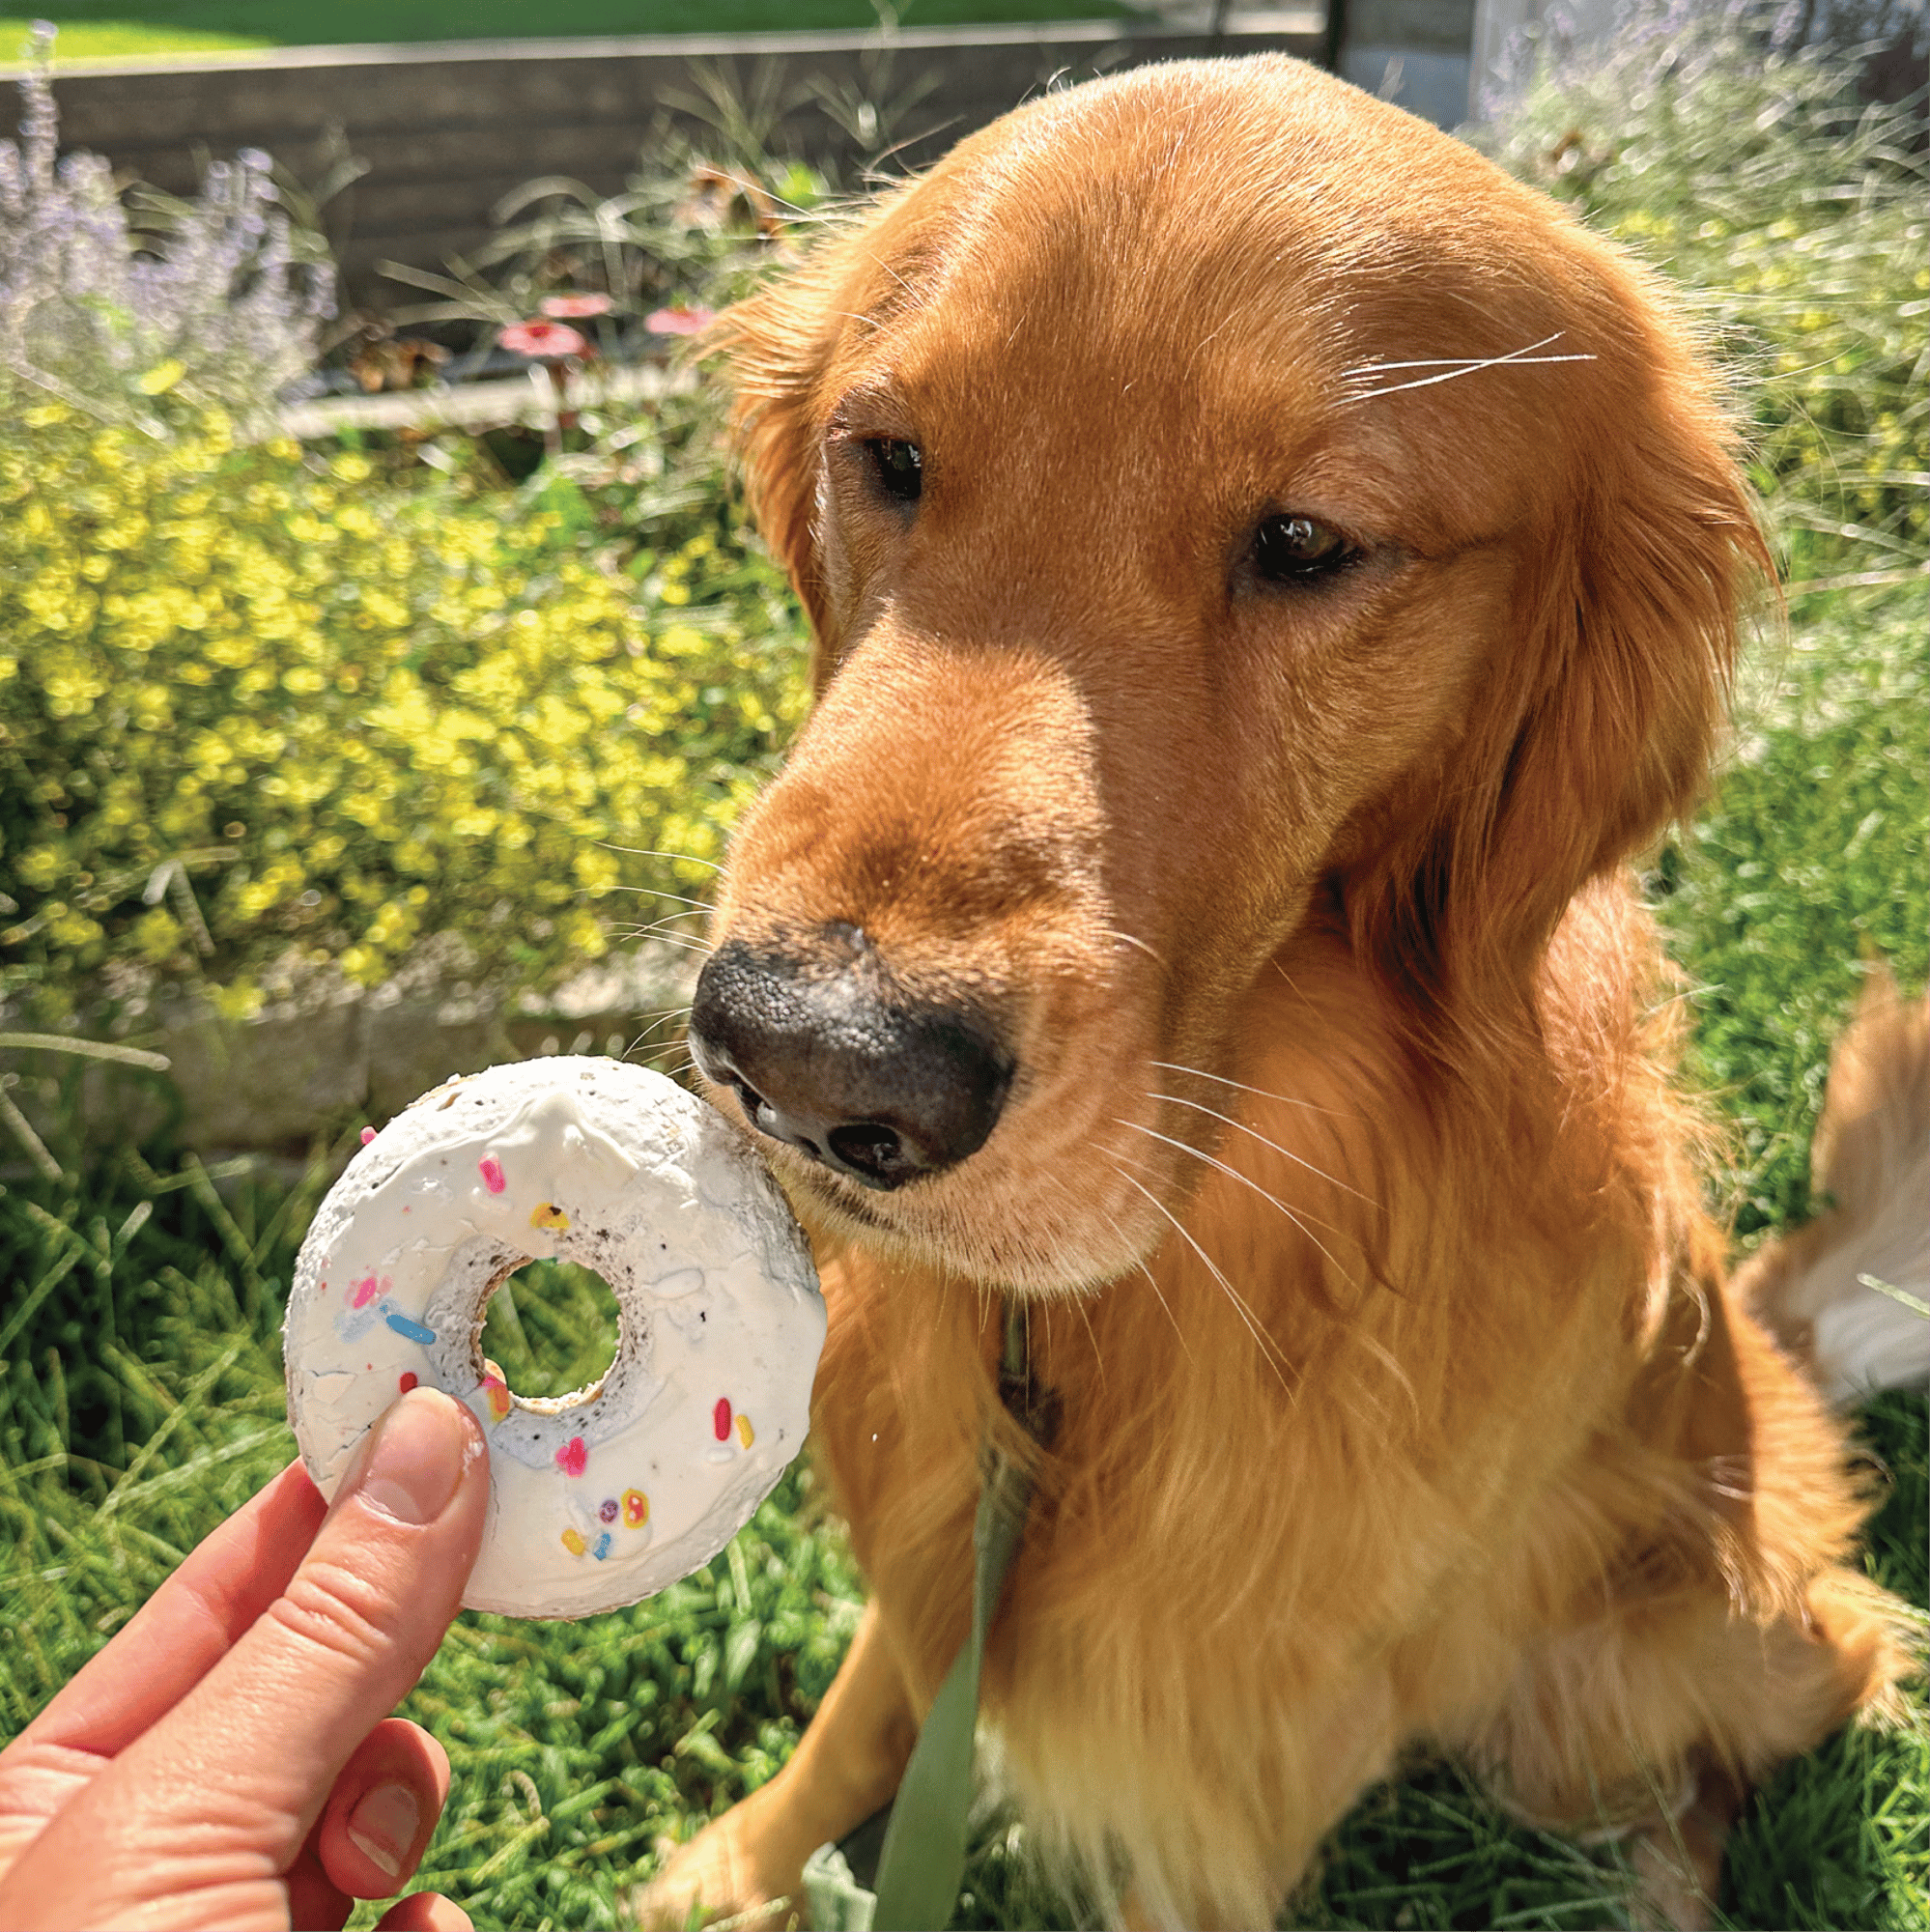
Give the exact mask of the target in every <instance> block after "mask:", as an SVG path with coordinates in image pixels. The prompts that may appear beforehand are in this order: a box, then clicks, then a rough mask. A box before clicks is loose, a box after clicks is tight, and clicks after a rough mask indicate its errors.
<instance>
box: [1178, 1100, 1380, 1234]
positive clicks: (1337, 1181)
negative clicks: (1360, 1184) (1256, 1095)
mask: <svg viewBox="0 0 1930 1932" xmlns="http://www.w3.org/2000/svg"><path fill="white" fill-rule="evenodd" d="M1146 1097H1147V1098H1148V1099H1149V1100H1170V1101H1172V1103H1173V1104H1174V1105H1175V1106H1176V1107H1191V1108H1192V1109H1193V1110H1194V1111H1195V1112H1196V1113H1201V1114H1210V1115H1211V1116H1212V1117H1213V1119H1214V1120H1216V1121H1224V1122H1226V1123H1227V1125H1228V1126H1230V1127H1237V1128H1238V1129H1239V1130H1240V1132H1241V1133H1243V1134H1248V1135H1251V1136H1252V1138H1253V1139H1255V1140H1257V1141H1258V1142H1259V1143H1260V1144H1261V1146H1262V1147H1265V1148H1271V1149H1272V1150H1273V1151H1274V1152H1275V1153H1277V1154H1278V1155H1280V1157H1281V1158H1282V1159H1283V1160H1291V1162H1292V1163H1293V1165H1294V1166H1295V1167H1304V1168H1305V1169H1306V1170H1307V1172H1308V1173H1309V1174H1311V1175H1312V1176H1313V1177H1314V1179H1316V1180H1324V1181H1325V1182H1326V1183H1327V1185H1328V1186H1329V1187H1338V1188H1339V1189H1340V1191H1341V1192H1342V1193H1343V1194H1351V1195H1352V1196H1353V1198H1354V1199H1355V1200H1356V1201H1359V1202H1363V1203H1365V1204H1366V1205H1367V1206H1368V1207H1369V1208H1377V1207H1378V1206H1379V1205H1380V1204H1379V1203H1378V1202H1377V1201H1376V1200H1375V1199H1374V1198H1373V1196H1371V1195H1367V1194H1363V1193H1362V1192H1361V1191H1360V1189H1359V1188H1357V1187H1353V1186H1350V1185H1349V1184H1348V1182H1347V1181H1345V1180H1343V1179H1341V1178H1340V1177H1339V1176H1338V1175H1335V1174H1328V1173H1326V1172H1325V1171H1324V1170H1323V1169H1321V1168H1318V1167H1316V1166H1315V1165H1314V1163H1313V1162H1312V1161H1310V1160H1308V1159H1306V1158H1305V1157H1304V1156H1303V1155H1301V1154H1297V1153H1295V1152H1294V1151H1292V1149H1291V1148H1284V1147H1282V1146H1281V1145H1280V1143H1279V1142H1278V1141H1270V1140H1268V1139H1267V1138H1266V1136H1265V1135H1264V1134H1263V1133H1262V1132H1261V1131H1260V1129H1259V1128H1258V1127H1250V1126H1248V1125H1247V1123H1246V1122H1244V1121H1237V1120H1235V1118H1234V1117H1233V1116H1232V1115H1231V1114H1223V1113H1221V1112H1220V1110H1219V1109H1218V1108H1217V1107H1209V1106H1207V1105H1206V1102H1205V1101H1204V1100H1188V1099H1187V1098H1186V1097H1185V1096H1184V1095H1183V1094H1148V1095H1147V1096H1146ZM1321 1225H1322V1226H1323V1227H1324V1226H1326V1225H1327V1224H1326V1223H1325V1222H1322V1223H1321Z"/></svg>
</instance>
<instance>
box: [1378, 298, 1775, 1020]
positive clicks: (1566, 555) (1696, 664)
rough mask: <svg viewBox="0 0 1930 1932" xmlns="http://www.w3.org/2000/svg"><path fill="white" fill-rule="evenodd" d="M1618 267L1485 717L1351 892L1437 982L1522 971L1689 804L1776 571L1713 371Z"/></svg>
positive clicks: (1400, 961) (1400, 959)
mask: <svg viewBox="0 0 1930 1932" xmlns="http://www.w3.org/2000/svg"><path fill="white" fill-rule="evenodd" d="M1609 273H1610V275H1611V276H1612V283H1611V286H1614V293H1615V295H1616V298H1617V300H1616V304H1615V305H1616V307H1617V308H1618V310H1619V311H1620V317H1621V327H1620V329H1619V331H1618V333H1619V339H1616V340H1613V341H1604V342H1603V343H1602V344H1601V350H1602V353H1601V354H1600V355H1599V356H1598V357H1597V358H1596V359H1597V364H1598V366H1597V367H1596V368H1595V369H1593V370H1591V371H1590V373H1589V375H1588V377H1587V378H1586V379H1585V380H1584V381H1583V382H1581V383H1579V384H1576V385H1575V393H1576V394H1577V397H1578V401H1579V407H1578V409H1577V411H1576V412H1575V420H1573V421H1571V422H1569V423H1567V424H1566V425H1564V429H1565V432H1566V436H1567V440H1568V444H1569V448H1570V451H1571V454H1570V455H1569V458H1568V460H1567V462H1566V463H1565V464H1564V465H1561V466H1559V469H1558V473H1559V475H1560V476H1561V477H1562V478H1563V479H1564V480H1562V481H1560V482H1559V483H1558V484H1557V486H1556V487H1555V488H1554V489H1553V490H1552V491H1551V492H1550V493H1549V495H1548V497H1547V500H1546V501H1545V503H1544V505H1543V507H1542V509H1541V511H1540V513H1539V515H1538V517H1537V519H1536V525H1537V527H1536V531H1535V541H1534V544H1533V546H1532V551H1531V554H1530V555H1529V556H1528V559H1527V561H1526V563H1525V565H1524V568H1523V571H1522V574H1521V577H1520V578H1519V580H1518V590H1517V595H1516V599H1515V605H1514V610H1513V612H1512V622H1511V630H1512V636H1510V637H1509V638H1508V639H1504V640H1503V648H1502V649H1501V650H1500V651H1499V653H1498V654H1497V657H1496V660H1495V666H1494V672H1493V678H1494V688H1493V689H1492V690H1491V691H1490V694H1489V696H1488V701H1487V702H1486V703H1485V704H1484V705H1482V706H1481V707H1480V723H1479V724H1478V725H1477V726H1476V728H1475V731H1474V733H1473V735H1472V736H1471V738H1470V739H1469V740H1468V741H1467V742H1465V743H1463V744H1462V745H1461V746H1460V747H1458V748H1457V751H1456V754H1455V769H1454V770H1452V771H1451V772H1450V773H1448V774H1447V775H1445V778H1444V781H1443V782H1442V783H1441V784H1440V787H1439V792H1438V796H1437V803H1436V805H1435V808H1434V810H1433V813H1432V814H1431V815H1430V817H1431V822H1430V823H1428V824H1427V825H1426V829H1425V830H1423V831H1422V832H1421V833H1420V836H1419V838H1417V839H1415V840H1414V841H1413V842H1411V843H1409V842H1406V841H1404V843H1405V846H1406V849H1405V853H1404V854H1403V855H1401V856H1400V857H1396V856H1395V855H1394V854H1393V853H1389V854H1387V855H1385V857H1384V859H1383V862H1382V864H1381V865H1380V866H1378V867H1376V868H1375V869H1376V870H1377V871H1378V873H1379V877H1378V878H1377V879H1375V880H1373V881H1371V882H1362V881H1355V882H1354V886H1355V888H1356V889H1357V888H1358V886H1359V885H1361V884H1363V883H1367V884H1369V890H1368V891H1367V892H1366V893H1364V894H1359V895H1357V896H1356V895H1355V894H1354V893H1353V892H1350V897H1352V898H1353V914H1354V919H1355V922H1356V934H1357V937H1358V938H1359V939H1361V940H1363V941H1365V942H1366V943H1367V945H1368V946H1369V947H1370V948H1371V950H1372V952H1374V954H1375V955H1376V956H1377V957H1379V958H1380V959H1381V960H1382V961H1383V963H1384V964H1385V965H1387V966H1388V967H1389V968H1390V969H1391V970H1393V971H1394V972H1396V973H1397V974H1398V976H1399V977H1401V978H1402V979H1404V980H1408V981H1409V982H1410V983H1411V982H1413V981H1414V980H1419V981H1421V982H1422V984H1423V986H1424V987H1425V989H1426V990H1427V991H1429V992H1431V993H1433V994H1434V995H1436V996H1446V997H1449V998H1452V997H1453V994H1454V991H1455V989H1456V988H1459V989H1461V990H1462V992H1463V993H1466V994H1470V995H1474V996H1475V997H1479V990H1478V989H1479V988H1481V987H1483V986H1484V985H1491V984H1492V983H1493V980H1492V976H1493V975H1494V974H1496V973H1499V974H1500V975H1501V976H1502V977H1503V978H1504V979H1507V980H1512V981H1514V982H1515V983H1517V984H1518V983H1520V968H1521V967H1522V966H1523V965H1524V964H1528V963H1531V962H1532V961H1533V960H1535V959H1537V958H1538V957H1539V956H1540V952H1541V949H1542V947H1543V946H1544V945H1545V944H1546V942H1547V938H1548V936H1549V934H1550V933H1551V932H1552V931H1553V929H1554V926H1555V923H1557V921H1559V919H1560V918H1561V916H1562V913H1563V911H1564V910H1565V909H1566V907H1567V905H1568V903H1569V901H1570V900H1571V899H1572V898H1573V897H1574V895H1575V893H1576V892H1577V891H1578V890H1579V889H1580V888H1581V887H1582V886H1583V885H1584V884H1586V882H1587V881H1588V880H1589V879H1591V878H1593V877H1594V876H1596V875H1597V874H1599V873H1601V872H1603V871H1604V870H1605V869H1607V868H1608V867H1613V866H1615V865H1617V864H1619V863H1621V862H1623V861H1625V860H1626V859H1628V858H1629V857H1630V856H1631V855H1632V854H1633V853H1635V852H1636V851H1638V850H1639V849H1640V848H1641V847H1642V846H1643V845H1645V844H1647V843H1648V842H1649V841H1650V840H1651V839H1653V838H1655V837H1656V836H1657V835H1658V834H1659V833H1660V831H1661V830H1662V828H1663V827H1664V826H1665V825H1667V824H1668V823H1669V821H1670V820H1671V819H1673V818H1675V817H1677V816H1678V815H1679V814H1681V813H1682V812H1684V811H1685V810H1688V809H1689V806H1690V805H1691V804H1692V803H1693V802H1694V800H1695V797H1696V795H1697V793H1698V791H1699V790H1700V788H1701V786H1702V784H1703V782H1704V781H1705V780H1706V778H1707V775H1708V771H1709V766H1710V762H1711V759H1712V757H1713V755H1714V753H1715V749H1716V746H1717V740H1718V736H1719V733H1720V731H1721V728H1722V725H1723V721H1724V718H1725V715H1726V708H1727V698H1728V693H1729V685H1730V676H1731V672H1732V669H1733V667H1734V661H1735V653H1736V641H1737V628H1738V621H1739V612H1740V611H1741V609H1742V607H1743V605H1744V603H1745V602H1746V598H1747V596H1748V594H1749V592H1750V590H1751V589H1752V588H1753V587H1754V586H1755V585H1757V584H1758V583H1759V582H1760V581H1761V579H1762V577H1763V576H1764V575H1766V574H1767V573H1769V572H1770V571H1771V568H1772V565H1771V559H1770V555H1769V552H1768V549H1767V547H1766V545H1765V543H1764V540H1763V537H1762V533H1761V530H1760V528H1759V526H1758V525H1757V523H1756V519H1755V515H1754V509H1753V505H1752V501H1751V498H1750V495H1749V491H1748V487H1747V485H1746V481H1745V479H1744V477H1743V475H1742V472H1741V470H1740V469H1739V467H1738V464H1737V460H1736V455H1735V449H1734V439H1733V436H1732V434H1731V431H1730V429H1729V425H1728V422H1727V419H1726V416H1725V413H1724V412H1723V410H1722V408H1721V406H1720V404H1719V402H1718V401H1717V395H1716V393H1715V386H1714V384H1713V381H1712V379H1711V377H1710V376H1709V374H1708V372H1707V370H1706V368H1705V367H1704V366H1703V364H1702V363H1701V361H1700V360H1699V358H1698V357H1697V355H1695V354H1694V352H1693V350H1692V348H1691V347H1690V346H1689V342H1688V340H1687V337H1686V334H1685V333H1684V332H1683V331H1681V330H1680V329H1679V328H1678V327H1676V326H1675V325H1674V324H1673V323H1672V322H1670V321H1669V320H1668V319H1667V317H1666V315H1665V314H1664V312H1663V311H1662V309H1661V308H1660V300H1659V297H1658V294H1657V291H1656V290H1655V289H1654V288H1653V287H1652V286H1651V285H1650V284H1649V283H1648V281H1647V278H1646V277H1639V276H1637V275H1636V274H1635V273H1634V272H1632V270H1630V269H1628V268H1627V266H1626V265H1624V264H1621V263H1620V262H1615V263H1613V264H1612V265H1611V267H1610V269H1609ZM1616 285H1619V286H1616ZM1554 467H1555V466H1551V468H1554ZM1363 925H1364V926H1365V927H1366V928H1367V929H1366V930H1365V931H1363V930H1361V927H1362V926H1363Z"/></svg>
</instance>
